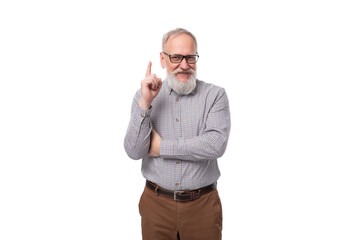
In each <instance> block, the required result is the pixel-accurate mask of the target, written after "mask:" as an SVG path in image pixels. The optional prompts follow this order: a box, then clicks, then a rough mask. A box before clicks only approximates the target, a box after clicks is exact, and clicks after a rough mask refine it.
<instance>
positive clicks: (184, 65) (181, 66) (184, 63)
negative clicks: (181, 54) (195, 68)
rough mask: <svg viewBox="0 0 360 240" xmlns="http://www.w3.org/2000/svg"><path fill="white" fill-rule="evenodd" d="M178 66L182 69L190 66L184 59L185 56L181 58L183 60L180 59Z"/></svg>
mask: <svg viewBox="0 0 360 240" xmlns="http://www.w3.org/2000/svg"><path fill="white" fill-rule="evenodd" d="M180 68H181V69H184V70H187V69H189V68H190V66H189V64H188V63H187V61H186V58H183V60H182V61H181V63H180Z"/></svg>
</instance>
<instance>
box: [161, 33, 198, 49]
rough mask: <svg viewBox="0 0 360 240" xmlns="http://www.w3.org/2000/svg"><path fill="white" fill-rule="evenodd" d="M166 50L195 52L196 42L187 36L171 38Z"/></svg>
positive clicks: (181, 35)
mask: <svg viewBox="0 0 360 240" xmlns="http://www.w3.org/2000/svg"><path fill="white" fill-rule="evenodd" d="M166 49H167V50H173V51H190V52H194V51H195V42H194V40H193V38H192V37H191V36H189V35H187V34H180V35H178V36H174V37H170V38H169V39H168V41H167V42H166Z"/></svg>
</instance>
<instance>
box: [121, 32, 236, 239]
mask: <svg viewBox="0 0 360 240" xmlns="http://www.w3.org/2000/svg"><path fill="white" fill-rule="evenodd" d="M198 59H199V55H198V53H197V42H196V38H195V36H194V35H193V34H192V33H190V32H189V31H187V30H185V29H180V28H178V29H175V30H172V31H170V32H168V33H167V34H165V35H164V37H163V42H162V52H161V53H160V62H161V66H162V68H166V71H167V76H166V78H165V80H164V81H162V80H161V78H159V77H158V76H157V75H155V74H153V73H151V62H149V65H148V67H147V70H146V75H145V78H144V79H143V80H142V81H141V89H140V90H139V91H138V92H137V93H136V94H135V97H134V100H133V104H132V109H131V119H130V124H129V126H128V130H127V133H126V136H125V141H124V147H125V150H126V152H127V154H128V155H129V157H130V158H132V159H135V160H137V159H141V158H142V174H143V176H144V177H145V179H146V184H145V185H146V186H145V189H144V192H143V194H142V196H141V199H140V202H139V211H140V215H141V223H142V224H141V225H142V235H143V239H151V240H158V239H182V240H183V239H206V240H212V239H221V231H222V208H221V202H220V198H219V195H218V191H217V189H216V184H217V180H218V178H219V176H220V171H219V168H218V164H217V159H218V158H219V157H221V156H222V155H223V153H224V152H225V149H226V145H227V142H228V138H229V132H230V111H229V102H228V98H227V95H226V93H225V90H224V89H223V88H220V87H217V86H215V85H212V84H209V83H205V82H203V81H200V80H197V78H196V62H197V61H198Z"/></svg>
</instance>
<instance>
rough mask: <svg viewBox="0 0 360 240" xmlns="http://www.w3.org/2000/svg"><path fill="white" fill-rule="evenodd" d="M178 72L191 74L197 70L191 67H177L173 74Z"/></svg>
mask: <svg viewBox="0 0 360 240" xmlns="http://www.w3.org/2000/svg"><path fill="white" fill-rule="evenodd" d="M178 73H190V74H194V73H195V71H194V70H192V69H191V68H190V69H189V70H185V71H184V70H182V69H175V70H174V71H173V74H178Z"/></svg>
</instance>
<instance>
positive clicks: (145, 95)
mask: <svg viewBox="0 0 360 240" xmlns="http://www.w3.org/2000/svg"><path fill="white" fill-rule="evenodd" d="M161 85H162V81H161V78H158V77H157V76H156V74H151V62H149V65H148V67H147V70H146V74H145V78H144V80H142V81H141V96H140V101H139V106H140V107H141V108H142V109H144V110H148V109H149V108H150V106H151V103H152V101H153V100H154V98H155V97H156V96H157V95H158V93H159V91H160V88H161Z"/></svg>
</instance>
